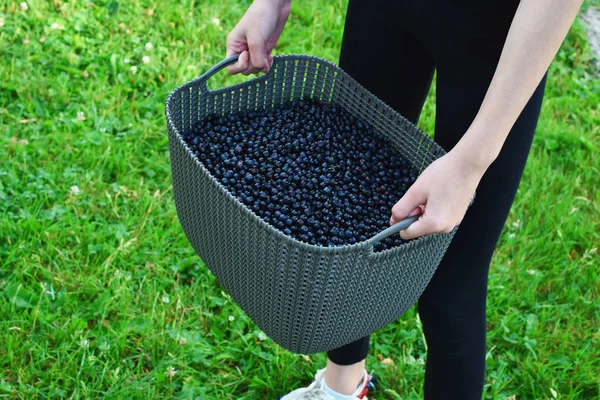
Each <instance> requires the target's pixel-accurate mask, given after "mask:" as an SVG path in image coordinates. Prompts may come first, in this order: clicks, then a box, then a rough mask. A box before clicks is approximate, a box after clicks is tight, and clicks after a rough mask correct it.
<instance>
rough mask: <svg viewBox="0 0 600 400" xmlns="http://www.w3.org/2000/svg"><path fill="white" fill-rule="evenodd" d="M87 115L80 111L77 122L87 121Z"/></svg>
mask: <svg viewBox="0 0 600 400" xmlns="http://www.w3.org/2000/svg"><path fill="white" fill-rule="evenodd" d="M85 120H86V118H85V113H84V112H83V111H78V112H77V121H85Z"/></svg>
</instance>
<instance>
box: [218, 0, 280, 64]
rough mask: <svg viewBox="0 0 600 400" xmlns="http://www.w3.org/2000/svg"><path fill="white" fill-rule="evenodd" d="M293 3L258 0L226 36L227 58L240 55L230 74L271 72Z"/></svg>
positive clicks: (276, 0)
mask: <svg viewBox="0 0 600 400" xmlns="http://www.w3.org/2000/svg"><path fill="white" fill-rule="evenodd" d="M291 8H292V0H255V1H254V3H252V5H250V7H249V8H248V10H247V11H246V14H244V16H243V17H242V19H241V20H240V22H238V24H237V25H236V26H235V28H233V30H232V31H231V32H230V33H229V35H228V36H227V57H229V56H231V55H234V54H239V55H240V57H239V58H238V60H237V62H236V63H235V64H232V65H231V66H229V67H228V68H227V69H228V71H229V73H230V74H238V73H240V72H241V73H242V74H244V75H250V74H255V73H258V72H261V71H262V72H268V71H269V69H270V68H271V65H272V64H273V55H272V51H273V48H274V47H275V44H277V41H278V40H279V36H280V35H281V31H282V30H283V27H284V26H285V23H286V21H287V19H288V17H289V16H290V10H291Z"/></svg>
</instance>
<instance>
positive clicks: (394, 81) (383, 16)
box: [325, 0, 434, 394]
mask: <svg viewBox="0 0 600 400" xmlns="http://www.w3.org/2000/svg"><path fill="white" fill-rule="evenodd" d="M379 3H381V4H379ZM393 3H394V2H372V1H370V0H351V1H350V3H349V5H348V13H347V16H346V25H345V28H344V38H343V42H342V49H341V55H340V67H341V68H342V69H343V70H344V71H346V72H347V73H348V74H349V75H350V76H352V77H353V78H354V79H355V80H356V81H357V82H358V83H360V84H361V85H363V86H364V87H365V88H367V90H369V91H371V92H372V93H373V94H375V95H376V96H377V97H379V98H380V99H382V100H383V101H384V102H386V103H387V104H388V105H390V106H391V107H393V108H395V109H396V110H397V111H398V112H400V113H401V114H402V115H403V116H404V117H406V118H408V119H409V120H410V121H412V122H413V123H416V122H417V120H418V118H419V114H420V113H421V109H422V107H423V103H424V102H425V98H426V97H427V93H428V91H429V86H430V84H431V78H432V76H433V71H434V68H433V60H432V59H431V57H430V55H429V53H428V52H427V49H426V48H425V47H424V46H423V45H421V43H419V41H417V39H415V38H414V37H413V36H411V35H410V34H408V33H406V32H404V31H402V30H400V29H399V28H398V25H399V24H398V23H397V21H398V19H397V18H398V16H399V15H400V14H401V13H402V10H400V9H399V8H398V7H399V6H398V5H395V6H394V5H393ZM393 7H396V9H393ZM404 59H406V60H407V61H405V60H404ZM369 339H370V336H366V337H364V338H362V339H358V340H357V341H355V342H352V343H350V344H347V345H345V346H342V347H340V348H337V349H334V350H330V351H329V352H327V356H328V358H329V360H328V362H327V369H326V373H325V381H326V382H327V385H328V386H329V387H331V388H332V389H333V390H335V391H337V392H339V393H341V394H351V393H353V392H354V391H355V390H356V387H357V385H358V384H359V382H360V380H361V379H362V377H363V369H364V365H365V359H366V357H367V354H368V352H369Z"/></svg>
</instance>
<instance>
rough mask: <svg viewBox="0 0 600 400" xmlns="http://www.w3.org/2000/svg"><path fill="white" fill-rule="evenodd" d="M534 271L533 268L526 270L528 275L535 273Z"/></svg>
mask: <svg viewBox="0 0 600 400" xmlns="http://www.w3.org/2000/svg"><path fill="white" fill-rule="evenodd" d="M535 272H536V271H535V269H528V270H527V273H528V274H529V275H535Z"/></svg>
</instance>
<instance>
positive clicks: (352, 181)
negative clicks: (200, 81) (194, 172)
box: [183, 99, 417, 250]
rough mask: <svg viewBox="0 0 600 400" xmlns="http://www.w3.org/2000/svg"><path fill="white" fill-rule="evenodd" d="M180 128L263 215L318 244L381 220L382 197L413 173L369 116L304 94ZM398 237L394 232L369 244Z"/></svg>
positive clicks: (347, 238) (371, 230)
mask: <svg viewBox="0 0 600 400" xmlns="http://www.w3.org/2000/svg"><path fill="white" fill-rule="evenodd" d="M183 138H184V140H185V141H186V143H187V144H188V147H189V149H190V150H191V151H192V152H193V153H194V154H195V155H196V156H197V158H198V159H199V160H201V162H202V164H203V165H204V166H205V167H206V168H207V169H208V170H209V171H210V172H211V174H212V175H213V176H214V177H216V179H218V180H219V181H220V182H221V184H223V186H225V187H226V188H227V190H229V191H230V193H231V194H232V195H234V196H236V197H237V198H238V199H239V200H240V201H241V202H243V203H244V204H245V205H246V206H247V207H249V208H250V209H252V210H253V211H254V212H255V213H256V214H257V215H259V216H260V217H261V218H262V219H263V220H264V221H265V222H267V223H269V224H271V225H272V226H274V227H276V228H278V229H279V230H281V231H283V233H284V234H286V235H288V236H292V237H295V238H296V239H299V240H302V241H304V242H307V243H311V244H317V245H321V246H340V245H346V244H353V243H357V242H363V241H365V240H366V239H367V238H369V237H372V236H373V235H375V234H377V233H378V232H379V231H381V230H383V229H385V228H386V227H387V223H388V219H389V213H390V210H391V207H392V206H393V205H394V203H395V202H396V201H398V199H399V198H400V197H402V195H403V194H404V193H405V192H406V190H408V188H409V187H410V186H411V185H412V184H413V183H414V182H415V181H416V179H417V173H416V172H415V169H414V168H413V166H412V165H411V163H410V162H409V161H408V160H406V159H405V158H403V157H401V156H399V155H398V154H397V153H396V152H395V151H394V150H393V149H394V147H393V146H392V144H391V143H390V142H389V141H388V140H387V139H385V138H384V137H382V136H380V135H379V134H377V132H376V131H375V130H374V129H373V128H372V127H371V125H370V124H368V123H367V122H365V121H360V120H358V119H356V118H355V117H353V116H352V115H350V114H348V113H347V112H346V111H345V110H344V109H343V108H341V107H339V106H337V105H328V104H324V103H322V102H320V101H318V100H314V99H303V100H297V101H293V102H288V103H285V104H283V105H281V106H278V107H275V108H273V109H270V110H255V111H250V112H247V113H241V112H238V113H234V114H228V115H210V116H207V117H206V118H203V119H202V120H201V121H198V122H197V123H196V124H195V125H194V126H193V127H192V129H191V130H189V131H187V132H184V134H183ZM402 243H404V241H403V240H402V239H401V238H400V237H399V236H398V235H395V236H393V237H390V238H388V239H386V240H385V241H384V242H383V243H381V244H379V245H377V247H376V248H377V250H382V249H386V248H391V247H394V246H397V245H400V244H402Z"/></svg>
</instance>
